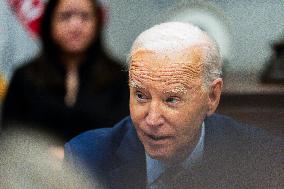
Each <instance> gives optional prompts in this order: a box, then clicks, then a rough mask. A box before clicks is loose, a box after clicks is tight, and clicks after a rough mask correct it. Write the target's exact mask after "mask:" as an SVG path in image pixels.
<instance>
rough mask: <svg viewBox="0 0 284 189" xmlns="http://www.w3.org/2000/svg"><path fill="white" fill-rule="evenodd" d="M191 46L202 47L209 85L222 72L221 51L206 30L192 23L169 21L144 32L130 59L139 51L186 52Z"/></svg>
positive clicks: (205, 80) (205, 73)
mask: <svg viewBox="0 0 284 189" xmlns="http://www.w3.org/2000/svg"><path fill="white" fill-rule="evenodd" d="M190 47H199V48H201V49H202V53H203V58H204V59H203V64H204V85H205V86H207V87H209V86H210V84H211V83H212V82H213V81H214V80H215V79H217V78H219V77H221V74H222V61H221V58H220V57H221V56H220V52H219V49H218V47H217V45H216V43H215V42H214V41H213V40H212V39H211V38H210V37H209V36H208V34H207V33H206V32H204V31H202V30H201V29H199V28H198V27H196V26H194V25H192V24H190V23H182V22H167V23H162V24H159V25H155V26H153V27H152V28H150V29H148V30H146V31H144V32H142V33H141V34H140V35H139V36H138V37H137V38H136V40H135V41H134V43H133V45H132V48H131V52H130V55H129V57H128V60H131V57H132V56H133V55H134V54H135V53H137V52H138V51H150V52H184V50H185V49H188V48H190Z"/></svg>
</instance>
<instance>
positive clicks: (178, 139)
mask: <svg viewBox="0 0 284 189" xmlns="http://www.w3.org/2000/svg"><path fill="white" fill-rule="evenodd" d="M190 51H191V53H190V54H191V55H190V56H189V55H186V54H185V53H153V52H145V51H144V52H143V51H139V52H137V53H135V54H134V55H133V56H132V59H131V62H130V70H129V85H130V112H131V118H132V120H133V123H134V125H135V127H136V130H137V134H138V137H139V139H140V140H141V142H142V143H143V145H144V147H145V150H146V153H147V154H148V155H150V156H151V157H152V158H155V159H159V160H162V161H172V160H173V159H175V158H176V157H178V156H177V155H179V156H180V157H179V158H184V157H183V156H184V155H186V154H188V153H190V152H191V150H192V149H193V148H194V147H195V145H196V142H197V140H198V138H199V134H200V128H201V125H202V122H203V120H204V118H205V116H206V114H207V113H208V108H209V107H208V101H209V98H210V97H209V94H208V92H206V90H205V89H204V87H203V86H202V84H203V77H202V76H203V64H202V54H201V50H199V49H197V48H195V49H190ZM187 54H188V53H187Z"/></svg>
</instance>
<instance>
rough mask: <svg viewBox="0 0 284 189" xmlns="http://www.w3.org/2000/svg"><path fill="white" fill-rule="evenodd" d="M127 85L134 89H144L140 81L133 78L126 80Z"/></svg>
mask: <svg viewBox="0 0 284 189" xmlns="http://www.w3.org/2000/svg"><path fill="white" fill-rule="evenodd" d="M128 85H129V87H132V88H136V89H145V87H143V86H142V85H141V84H140V83H138V82H137V81H134V80H129V82H128Z"/></svg>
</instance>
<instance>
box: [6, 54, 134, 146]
mask: <svg viewBox="0 0 284 189" xmlns="http://www.w3.org/2000/svg"><path fill="white" fill-rule="evenodd" d="M65 74H66V70H65V68H64V66H63V65H62V64H61V63H59V62H55V61H49V60H48V59H47V58H45V57H44V56H40V57H38V58H36V59H34V60H32V61H31V62H29V63H27V64H25V65H23V66H22V67H20V68H18V69H17V70H16V71H15V72H14V75H13V77H12V80H11V82H10V85H9V88H8V92H7V95H6V98H5V100H4V103H3V107H2V124H3V128H4V129H5V127H8V126H9V125H15V124H16V125H20V126H21V127H22V126H28V127H36V128H37V129H43V130H46V131H48V132H51V133H52V134H54V135H57V136H58V137H59V138H60V139H62V140H63V142H65V141H67V140H69V139H71V138H72V137H74V136H76V135H78V134H79V133H81V132H83V131H86V130H89V129H94V128H101V127H111V126H113V125H114V124H115V123H116V122H117V121H119V120H120V119H121V118H122V117H124V116H126V115H128V114H129V105H128V101H129V95H128V85H127V78H128V77H127V72H125V71H123V68H122V67H121V66H120V65H118V64H117V63H115V62H113V61H112V60H110V59H109V58H108V57H107V56H105V55H97V57H96V59H95V61H85V62H84V63H82V64H81V65H80V67H79V89H78V94H77V99H76V103H75V104H74V106H72V107H68V106H66V105H65V101H64V97H65V93H66V91H65Z"/></svg>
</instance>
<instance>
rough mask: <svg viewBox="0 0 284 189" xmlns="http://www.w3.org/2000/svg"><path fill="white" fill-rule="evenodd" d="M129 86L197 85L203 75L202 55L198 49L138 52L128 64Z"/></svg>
mask: <svg viewBox="0 0 284 189" xmlns="http://www.w3.org/2000/svg"><path fill="white" fill-rule="evenodd" d="M129 64H130V65H129V79H130V85H134V84H136V85H143V84H144V83H149V82H152V83H153V82H155V83H163V84H164V85H166V86H170V85H180V86H185V87H191V86H192V85H198V84H199V83H200V82H201V80H202V78H203V77H202V75H203V54H202V51H201V49H200V48H189V49H185V50H183V51H179V52H175V51H170V52H167V51H163V52H153V51H147V50H139V51H136V52H135V53H133V54H132V56H131V59H130V62H129Z"/></svg>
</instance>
